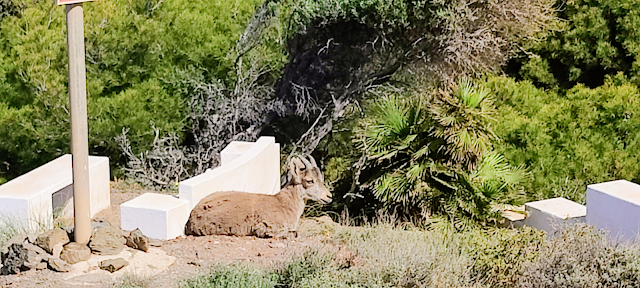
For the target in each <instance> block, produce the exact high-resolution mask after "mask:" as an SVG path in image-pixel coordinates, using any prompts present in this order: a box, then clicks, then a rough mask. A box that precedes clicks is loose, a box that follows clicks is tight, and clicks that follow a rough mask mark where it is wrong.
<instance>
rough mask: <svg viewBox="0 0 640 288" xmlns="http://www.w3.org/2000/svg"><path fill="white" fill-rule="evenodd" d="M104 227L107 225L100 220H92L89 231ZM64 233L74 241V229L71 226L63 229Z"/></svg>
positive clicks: (107, 224)
mask: <svg viewBox="0 0 640 288" xmlns="http://www.w3.org/2000/svg"><path fill="white" fill-rule="evenodd" d="M105 226H109V223H107V222H105V221H103V220H100V219H92V220H91V230H92V231H95V230H96V229H98V228H100V227H105ZM64 231H65V232H67V235H69V239H74V233H73V232H74V231H75V227H73V226H69V227H67V228H64Z"/></svg>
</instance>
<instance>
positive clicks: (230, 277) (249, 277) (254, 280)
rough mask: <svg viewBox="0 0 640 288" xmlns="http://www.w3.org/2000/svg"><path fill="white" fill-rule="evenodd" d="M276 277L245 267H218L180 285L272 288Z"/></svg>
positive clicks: (183, 287)
mask: <svg viewBox="0 0 640 288" xmlns="http://www.w3.org/2000/svg"><path fill="white" fill-rule="evenodd" d="M275 285H276V281H275V277H274V275H272V274H268V273H264V272H262V271H260V270H258V269H256V268H253V267H250V266H245V265H224V264H221V265H217V266H215V267H213V271H211V272H209V273H208V274H205V275H200V276H197V277H194V278H191V279H187V280H183V281H182V282H181V283H180V287H182V288H272V287H276V286H275Z"/></svg>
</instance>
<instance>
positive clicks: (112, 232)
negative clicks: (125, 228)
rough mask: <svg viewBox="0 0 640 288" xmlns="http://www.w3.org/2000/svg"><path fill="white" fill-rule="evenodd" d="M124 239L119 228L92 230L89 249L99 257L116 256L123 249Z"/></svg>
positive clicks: (104, 227) (109, 227)
mask: <svg viewBox="0 0 640 288" xmlns="http://www.w3.org/2000/svg"><path fill="white" fill-rule="evenodd" d="M124 244H125V239H124V237H122V231H121V230H120V228H117V227H114V226H103V227H98V228H96V229H95V230H93V233H92V235H91V242H89V248H91V251H92V252H93V253H95V254H99V255H117V254H118V253H120V252H121V251H122V249H124Z"/></svg>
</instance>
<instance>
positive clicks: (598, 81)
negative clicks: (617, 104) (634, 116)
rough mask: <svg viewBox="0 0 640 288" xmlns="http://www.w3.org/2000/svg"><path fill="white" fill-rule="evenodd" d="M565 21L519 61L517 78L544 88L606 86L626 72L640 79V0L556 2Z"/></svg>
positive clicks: (629, 75) (559, 15)
mask: <svg viewBox="0 0 640 288" xmlns="http://www.w3.org/2000/svg"><path fill="white" fill-rule="evenodd" d="M557 6H558V17H559V18H561V19H563V20H564V21H562V22H561V25H560V26H559V27H557V29H556V31H554V32H553V33H550V34H549V35H548V37H547V38H546V40H545V41H541V42H539V43H538V44H537V45H534V46H533V47H530V49H528V52H529V53H527V56H528V57H526V58H524V59H519V60H517V61H515V62H518V63H519V64H520V65H516V66H519V69H515V70H514V71H518V74H519V75H518V76H521V77H524V78H525V79H528V80H531V81H533V82H534V83H536V84H542V85H544V86H545V87H550V88H552V87H554V86H556V85H560V86H561V87H563V88H566V89H569V88H571V87H573V86H574V85H575V84H576V83H583V84H585V85H588V86H589V87H597V86H600V85H602V84H604V81H605V78H606V76H607V75H609V76H613V75H616V73H618V72H623V73H624V74H625V75H627V76H628V77H629V78H630V79H632V80H633V81H634V83H636V84H639V83H640V82H638V81H640V78H639V77H640V74H639V73H638V72H640V70H639V69H640V62H639V60H640V45H638V43H639V41H640V32H639V31H638V29H637V27H638V25H639V24H640V17H639V16H640V12H639V11H640V2H638V1H635V0H595V1H591V0H576V1H557Z"/></svg>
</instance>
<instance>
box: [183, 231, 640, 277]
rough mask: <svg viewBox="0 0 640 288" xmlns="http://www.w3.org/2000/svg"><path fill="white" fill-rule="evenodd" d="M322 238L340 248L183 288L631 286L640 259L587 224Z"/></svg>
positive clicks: (218, 271)
mask: <svg viewBox="0 0 640 288" xmlns="http://www.w3.org/2000/svg"><path fill="white" fill-rule="evenodd" d="M325 237H326V236H325ZM325 242H326V243H334V244H336V245H338V246H340V247H341V248H337V249H336V248H335V246H332V245H327V246H324V247H315V248H308V249H305V250H302V251H299V252H298V253H296V254H295V255H294V256H293V257H292V258H291V259H289V260H287V261H285V262H284V263H282V264H281V265H275V267H268V268H266V269H265V268H257V267H247V266H242V265H224V264H220V265H219V266H216V267H214V269H213V271H212V272H210V273H209V274H207V275H205V276H198V277H196V278H192V279H188V280H186V281H185V282H183V283H190V284H189V285H187V286H182V287H194V288H195V287H250V286H247V285H256V286H255V287H299V288H303V287H578V286H579V287H632V286H634V285H635V283H637V282H635V281H638V279H637V278H638V267H639V266H638V265H639V264H640V262H639V260H638V259H640V258H638V257H637V255H638V253H640V248H639V247H638V246H637V245H615V244H612V243H611V242H610V241H608V240H607V238H606V235H605V234H602V233H599V232H596V231H594V230H592V229H591V228H589V227H587V226H574V227H571V228H569V229H567V230H564V231H563V232H562V233H561V234H559V235H557V236H556V237H553V238H547V237H545V235H544V233H543V232H540V231H537V230H533V229H530V228H525V229H492V230H489V231H484V230H469V231H466V232H463V233H453V234H451V233H448V232H442V231H438V230H436V231H423V230H420V229H415V228H411V229H409V228H401V227H394V226H392V225H389V224H376V225H372V226H366V227H359V228H354V227H340V228H338V229H337V231H336V234H335V235H334V236H333V237H332V238H331V239H325ZM196 279H197V280H196ZM195 283H198V284H195ZM183 285H184V284H183Z"/></svg>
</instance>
